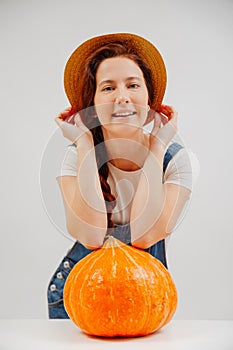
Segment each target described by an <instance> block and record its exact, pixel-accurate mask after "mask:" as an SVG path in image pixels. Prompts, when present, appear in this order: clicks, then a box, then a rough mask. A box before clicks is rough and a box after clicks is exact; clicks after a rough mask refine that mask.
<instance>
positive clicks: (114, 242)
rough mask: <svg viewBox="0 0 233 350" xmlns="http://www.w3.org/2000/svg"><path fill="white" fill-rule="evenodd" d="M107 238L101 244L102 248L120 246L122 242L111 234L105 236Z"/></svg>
mask: <svg viewBox="0 0 233 350" xmlns="http://www.w3.org/2000/svg"><path fill="white" fill-rule="evenodd" d="M106 237H107V239H106V241H105V242H104V244H103V248H115V247H118V248H120V247H121V246H122V245H123V244H124V243H123V242H121V241H120V240H119V239H117V238H115V237H113V236H106Z"/></svg>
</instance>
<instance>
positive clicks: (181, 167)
mask: <svg viewBox="0 0 233 350" xmlns="http://www.w3.org/2000/svg"><path fill="white" fill-rule="evenodd" d="M199 172H200V165H199V161H198V159H197V156H196V155H195V154H194V153H193V152H192V151H191V150H190V149H187V148H182V149H181V150H179V151H178V152H177V153H176V154H175V156H174V157H173V158H172V159H171V160H170V162H169V163H168V166H167V169H166V171H165V174H164V183H172V184H176V185H180V186H183V187H186V188H188V189H189V190H190V191H191V192H192V190H193V188H194V187H195V184H196V181H197V178H198V176H199Z"/></svg>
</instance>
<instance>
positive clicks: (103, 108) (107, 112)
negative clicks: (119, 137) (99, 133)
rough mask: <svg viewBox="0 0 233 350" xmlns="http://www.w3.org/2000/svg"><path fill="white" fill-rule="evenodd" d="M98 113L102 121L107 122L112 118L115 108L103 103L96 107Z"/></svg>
mask: <svg viewBox="0 0 233 350" xmlns="http://www.w3.org/2000/svg"><path fill="white" fill-rule="evenodd" d="M95 110H96V113H97V115H98V117H99V119H100V120H101V119H102V120H106V118H108V117H109V116H111V114H112V111H113V106H112V104H110V103H102V104H96V105H95Z"/></svg>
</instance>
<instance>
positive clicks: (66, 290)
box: [64, 251, 104, 323]
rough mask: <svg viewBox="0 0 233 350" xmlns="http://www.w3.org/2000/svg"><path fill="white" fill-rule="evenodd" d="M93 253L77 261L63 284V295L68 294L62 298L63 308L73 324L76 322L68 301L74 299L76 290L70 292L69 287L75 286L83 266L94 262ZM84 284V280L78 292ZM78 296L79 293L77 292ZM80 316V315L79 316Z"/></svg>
mask: <svg viewBox="0 0 233 350" xmlns="http://www.w3.org/2000/svg"><path fill="white" fill-rule="evenodd" d="M94 253H95V252H92V253H90V254H88V255H87V256H85V257H84V258H83V259H81V260H80V261H78V262H77V263H76V264H75V266H74V267H73V269H72V270H71V272H72V273H71V272H70V274H69V275H68V277H67V280H66V283H65V286H64V295H68V294H69V298H66V297H64V301H65V303H64V306H65V309H66V311H67V312H68V314H69V315H70V317H71V318H72V319H73V320H74V322H75V323H76V322H77V321H76V317H74V315H73V312H72V307H70V300H72V299H74V298H73V294H74V293H76V290H74V289H71V290H70V288H69V287H70V286H71V285H72V284H76V283H77V281H78V280H79V277H80V275H81V274H82V272H83V269H84V268H85V266H86V265H89V264H90V261H91V260H92V259H94V260H96V256H95V254H94ZM101 253H102V254H101V255H103V254H104V251H102V252H101ZM76 270H77V272H76ZM80 282H81V281H80ZM84 282H85V280H82V284H81V288H80V290H81V289H82V286H83V284H84ZM79 295H80V292H79ZM67 301H68V303H66V302H67ZM80 316H81V314H80Z"/></svg>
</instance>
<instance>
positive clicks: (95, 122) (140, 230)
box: [48, 33, 198, 318]
mask: <svg viewBox="0 0 233 350" xmlns="http://www.w3.org/2000/svg"><path fill="white" fill-rule="evenodd" d="M165 87H166V70H165V65H164V62H163V59H162V57H161V55H160V53H159V52H158V50H157V49H156V48H155V47H154V45H152V44H151V43H150V42H148V41H147V40H145V39H144V38H141V37H139V36H137V35H134V34H127V33H119V34H108V35H103V36H100V37H95V38H92V39H89V40H88V41H86V42H85V43H83V44H82V45H80V46H79V47H78V48H77V49H76V50H75V51H74V53H73V54H72V55H71V57H70V58H69V60H68V62H67V65H66V69H65V89H66V93H67V96H68V98H69V101H70V103H71V107H69V108H68V109H67V110H65V111H64V112H62V113H61V114H59V115H58V116H57V117H56V118H55V121H56V122H57V124H58V125H59V126H60V128H61V130H62V132H63V135H64V137H66V138H67V139H69V140H70V142H71V143H72V145H71V146H69V152H68V154H67V157H66V159H65V160H64V162H63V164H62V169H61V173H60V174H58V177H57V181H58V184H59V186H60V190H61V193H62V197H63V202H64V208H65V213H66V225H67V230H68V232H69V234H71V235H72V236H73V237H74V238H75V239H76V243H75V245H74V246H73V247H72V249H71V250H70V251H69V253H68V254H67V255H66V256H65V258H64V259H63V261H62V263H61V265H60V266H59V268H58V269H57V271H56V272H55V274H54V276H53V277H52V279H51V281H50V284H49V290H48V299H49V315H50V317H51V318H66V317H68V315H67V313H66V311H65V309H64V306H63V287H64V283H65V280H66V277H67V275H68V273H69V271H70V269H71V268H72V267H73V266H74V264H75V263H77V262H78V261H79V260H81V259H82V258H83V257H84V256H86V255H87V254H89V253H90V252H92V251H93V250H95V249H98V248H100V247H102V246H103V243H104V241H105V240H106V237H108V236H109V235H112V236H115V237H116V238H118V239H120V240H122V241H123V242H125V243H127V244H129V245H132V246H135V247H137V248H140V249H143V250H145V251H147V252H148V253H150V254H151V255H153V256H154V257H156V258H157V259H159V260H160V261H161V262H162V263H163V264H164V265H165V267H167V263H166V250H165V247H166V244H165V243H166V241H167V239H168V236H169V235H170V234H171V232H172V231H173V230H174V229H175V227H176V226H177V224H178V223H179V222H180V220H181V218H182V217H183V215H182V214H183V213H184V209H185V207H186V206H187V204H188V202H189V200H190V197H191V193H192V189H193V183H194V180H195V177H196V173H197V165H198V162H197V160H196V158H195V156H194V155H193V153H192V152H191V151H190V150H187V149H186V148H185V147H184V145H182V144H179V143H177V142H176V141H175V139H176V136H177V112H176V111H175V109H174V108H173V107H171V106H168V105H163V104H162V99H163V95H164V92H165ZM151 121H153V128H152V131H151V132H150V133H146V132H145V130H144V126H145V125H146V124H148V123H149V122H151ZM65 264H66V267H65Z"/></svg>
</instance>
